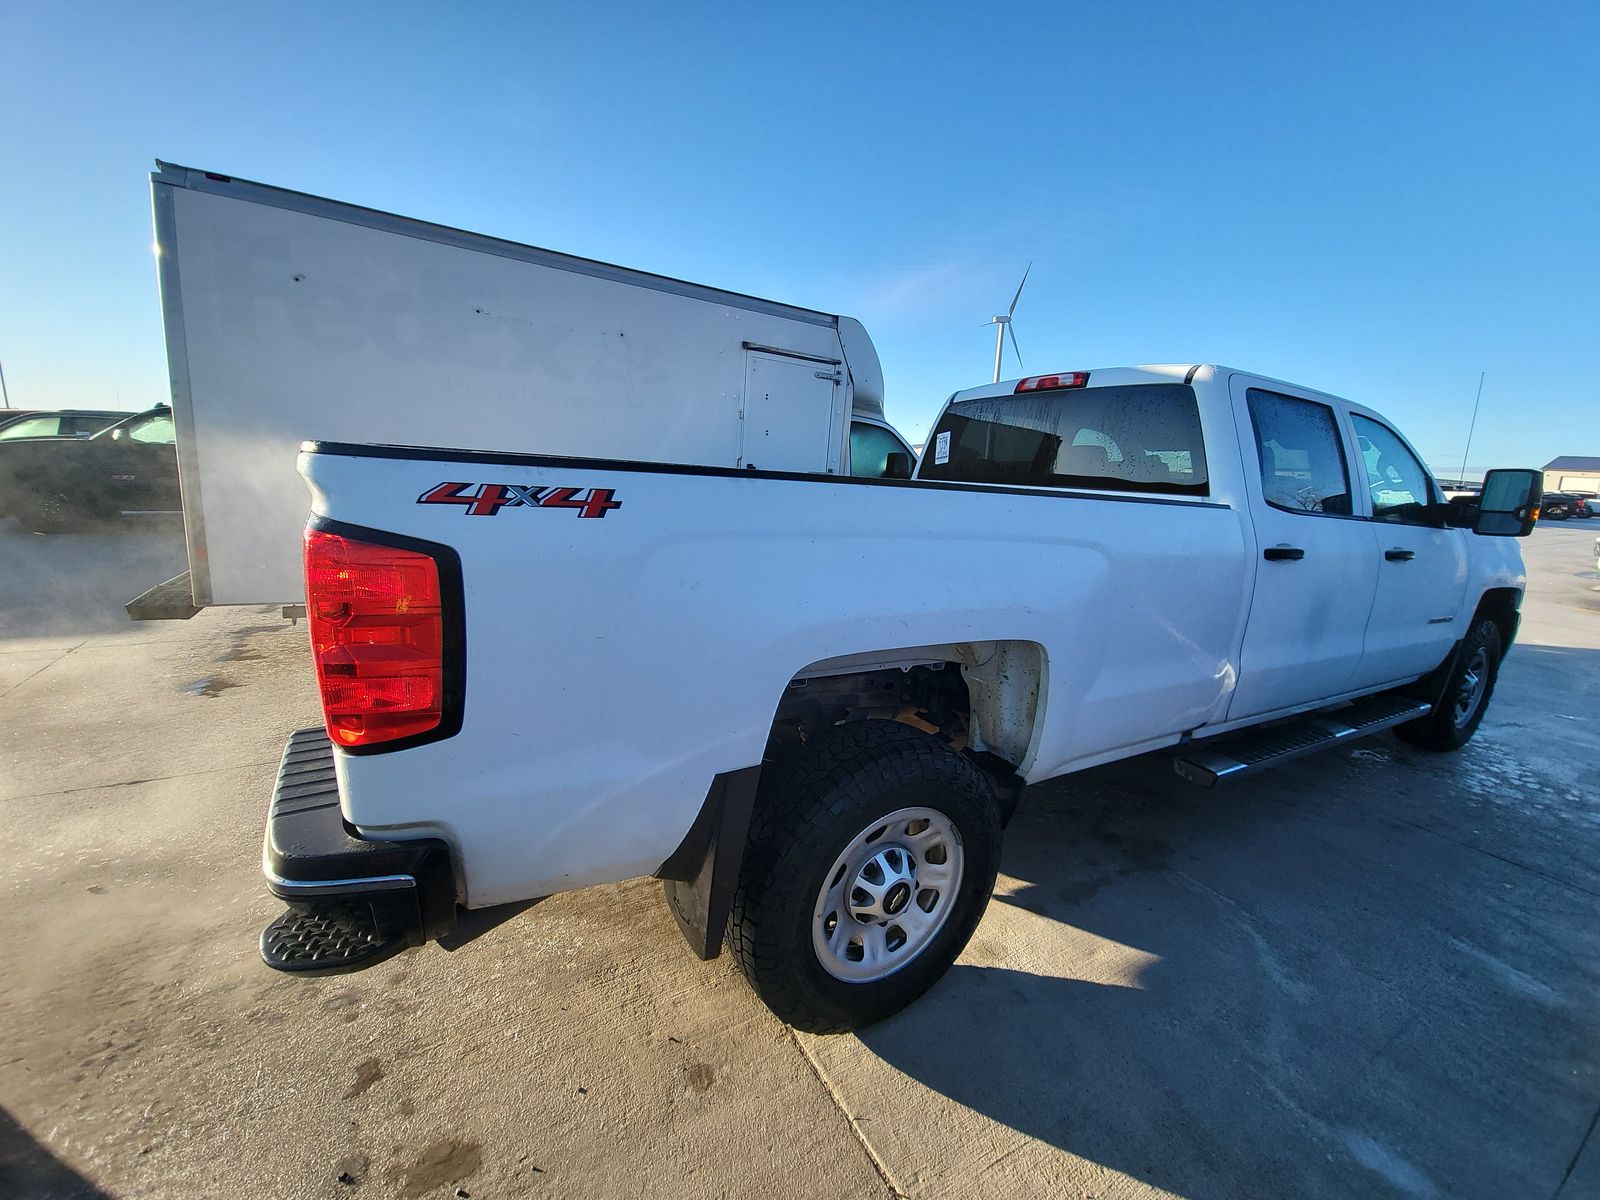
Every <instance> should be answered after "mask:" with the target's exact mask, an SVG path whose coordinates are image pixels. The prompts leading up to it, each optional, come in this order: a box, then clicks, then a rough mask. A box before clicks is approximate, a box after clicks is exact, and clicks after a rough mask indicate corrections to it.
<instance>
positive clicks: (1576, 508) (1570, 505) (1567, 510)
mask: <svg viewBox="0 0 1600 1200" xmlns="http://www.w3.org/2000/svg"><path fill="white" fill-rule="evenodd" d="M1588 515H1589V506H1588V505H1587V504H1585V503H1584V501H1583V497H1581V496H1574V495H1573V494H1572V493H1570V492H1546V493H1545V494H1544V499H1543V500H1541V501H1539V517H1540V519H1541V520H1545V521H1566V520H1570V519H1571V518H1573V517H1587V516H1588Z"/></svg>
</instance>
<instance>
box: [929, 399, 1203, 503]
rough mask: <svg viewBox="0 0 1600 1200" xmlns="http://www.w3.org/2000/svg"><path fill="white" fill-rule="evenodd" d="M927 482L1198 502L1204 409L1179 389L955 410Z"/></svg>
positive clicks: (945, 420)
mask: <svg viewBox="0 0 1600 1200" xmlns="http://www.w3.org/2000/svg"><path fill="white" fill-rule="evenodd" d="M918 474H919V476H920V477H921V478H923V479H944V480H953V481H957V482H961V483H1000V484H1013V485H1018V486H1024V487H1062V488H1079V489H1093V490H1096V491H1118V492H1160V493H1167V494H1176V495H1183V496H1204V495H1207V494H1209V492H1210V483H1209V479H1208V477H1207V475H1206V452H1205V444H1204V442H1203V440H1202V439H1201V436H1200V409H1199V405H1198V404H1197V403H1196V401H1195V396H1194V389H1193V388H1191V387H1189V386H1187V385H1185V384H1181V383H1170V384H1169V383H1146V384H1136V385H1133V386H1130V387H1100V388H1078V389H1068V390H1062V391H1055V392H1030V393H1027V394H1025V395H1021V396H993V397H986V398H982V399H975V400H959V401H957V402H956V403H954V404H952V405H951V406H950V407H949V408H948V409H946V410H945V413H944V415H943V416H942V417H940V419H939V424H938V425H937V426H936V427H935V428H934V431H933V434H932V436H931V437H930V438H929V439H928V446H927V449H926V450H924V451H923V460H922V469H921V470H920V471H919V472H918Z"/></svg>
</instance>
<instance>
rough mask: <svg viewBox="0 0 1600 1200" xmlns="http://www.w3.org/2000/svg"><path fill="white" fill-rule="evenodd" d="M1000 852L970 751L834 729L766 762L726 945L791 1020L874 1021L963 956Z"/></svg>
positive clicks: (868, 724) (847, 1025)
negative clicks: (780, 759) (779, 760)
mask: <svg viewBox="0 0 1600 1200" xmlns="http://www.w3.org/2000/svg"><path fill="white" fill-rule="evenodd" d="M999 856H1000V816H999V811H998V806H997V804H996V802H995V797H994V791H993V789H992V787H991V786H990V784H989V781H988V779H987V778H986V777H985V776H984V774H983V773H982V772H981V771H979V770H978V769H977V768H976V767H975V766H973V765H972V763H970V762H969V761H968V760H967V759H966V758H964V757H962V755H960V754H958V753H956V752H955V751H954V750H951V749H950V748H949V747H948V746H946V745H944V744H943V743H942V742H940V741H938V740H937V739H935V738H933V737H931V736H929V735H928V734H925V733H922V732H921V731H919V730H916V729H912V728H911V727H909V726H907V725H901V724H897V723H895V722H892V721H862V722H857V723H852V724H847V725H839V726H835V727H833V728H831V729H828V730H826V731H825V732H823V733H821V734H819V735H818V736H816V737H814V738H812V739H811V740H810V741H809V742H808V743H807V744H806V745H805V746H804V747H803V748H802V749H801V750H800V751H798V752H797V753H796V754H795V755H793V756H792V757H791V758H790V759H789V760H787V761H785V762H783V763H781V764H777V765H774V766H772V767H770V768H768V776H767V778H765V779H763V781H762V788H761V796H760V798H759V800H758V802H757V807H756V815H755V819H754V821H753V822H752V824H751V830H750V839H749V843H748V845H747V846H746V849H745V857H744V862H743V865H742V867H741V870H740V880H739V887H738V891H737V893H736V894H735V896H734V906H733V917H732V920H731V922H730V924H729V933H728V940H729V944H730V946H731V948H732V950H733V953H734V956H735V958H736V959H737V960H738V963H739V966H740V968H741V969H742V970H743V971H744V973H745V975H746V977H747V978H748V979H749V980H750V982H751V985H752V986H753V987H754V988H755V990H756V993H757V994H758V995H759V996H760V997H761V999H762V1000H763V1001H764V1002H765V1003H766V1004H767V1006H768V1007H769V1008H771V1009H772V1011H773V1012H774V1013H776V1014H777V1015H778V1016H779V1017H781V1018H782V1019H783V1020H785V1021H787V1022H788V1023H789V1024H791V1025H793V1026H795V1027H796V1028H799V1029H805V1030H809V1031H811V1032H814V1033H842V1032H844V1031H846V1030H850V1029H856V1028H859V1027H861V1026H863V1025H870V1024H871V1023H872V1022H874V1021H879V1020H882V1019H883V1018H884V1017H887V1016H888V1015H890V1014H891V1013H894V1012H897V1011H899V1010H900V1009H901V1008H904V1007H905V1006H906V1005H907V1004H910V1003H911V1002H912V1001H913V1000H915V999H916V998H917V997H918V996H920V995H921V994H922V993H923V992H924V991H926V990H927V989H928V988H929V987H930V986H932V984H933V983H934V982H935V981H936V980H937V979H938V978H939V977H940V976H941V975H943V974H944V972H945V971H946V970H947V969H948V968H949V966H950V964H951V963H952V962H953V961H954V960H955V957H956V955H958V954H959V953H961V948H962V947H963V946H965V945H966V944H967V940H968V939H969V938H970V937H971V936H972V931H973V929H974V928H975V927H976V926H977V924H978V919H979V918H980V917H981V916H982V915H983V910H984V907H985V906H986V905H987V904H988V901H989V894H990V893H991V892H992V891H993V890H994V879H995V872H996V869H997V867H998V865H999Z"/></svg>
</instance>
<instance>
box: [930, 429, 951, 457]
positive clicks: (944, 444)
mask: <svg viewBox="0 0 1600 1200" xmlns="http://www.w3.org/2000/svg"><path fill="white" fill-rule="evenodd" d="M933 461H934V462H935V463H936V464H937V463H947V462H949V461H950V431H949V430H948V429H947V430H945V431H944V432H943V433H941V434H940V435H939V436H938V437H936V438H934V439H933Z"/></svg>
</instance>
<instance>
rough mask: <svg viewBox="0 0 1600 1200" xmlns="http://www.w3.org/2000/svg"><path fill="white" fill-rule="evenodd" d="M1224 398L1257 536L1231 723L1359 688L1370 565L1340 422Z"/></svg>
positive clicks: (1263, 395) (1265, 394)
mask: <svg viewBox="0 0 1600 1200" xmlns="http://www.w3.org/2000/svg"><path fill="white" fill-rule="evenodd" d="M1230 388H1231V390H1232V393H1233V405H1234V414H1235V418H1236V420H1237V423H1238V428H1239V436H1240V441H1241V446H1240V449H1241V450H1242V452H1243V455H1244V460H1245V477H1246V480H1247V490H1248V492H1249V495H1250V507H1251V513H1252V518H1253V523H1254V526H1255V532H1256V559H1255V572H1256V579H1255V589H1254V592H1253V594H1252V597H1251V601H1250V614H1249V617H1248V619H1247V622H1246V625H1245V634H1244V644H1243V647H1242V649H1241V651H1240V656H1239V680H1238V684H1237V685H1236V687H1235V690H1234V696H1233V700H1232V702H1231V704H1230V706H1229V708H1228V718H1227V719H1228V720H1230V721H1234V720H1239V719H1241V718H1244V717H1252V716H1258V715H1260V714H1263V713H1270V712H1277V711H1279V710H1282V709H1290V708H1294V707H1296V706H1300V705H1307V704H1313V703H1315V702H1316V701H1318V700H1324V699H1327V698H1329V697H1332V696H1337V695H1339V694H1341V693H1343V692H1348V691H1350V690H1352V689H1353V688H1355V687H1356V686H1357V684H1356V672H1357V670H1358V669H1359V667H1360V665H1361V659H1362V654H1363V650H1364V641H1365V634H1366V628H1367V618H1368V616H1369V614H1370V613H1371V612H1372V600H1373V594H1374V592H1375V591H1376V589H1377V584H1378V564H1377V561H1376V560H1375V556H1374V555H1373V552H1372V529H1371V527H1370V524H1369V523H1368V522H1367V521H1366V520H1365V519H1363V518H1362V517H1361V516H1359V515H1357V514H1356V512H1355V507H1354V504H1353V496H1352V491H1351V481H1352V477H1353V473H1352V471H1351V464H1350V461H1349V453H1348V448H1347V447H1348V443H1347V442H1346V440H1345V437H1344V429H1343V423H1342V420H1341V416H1340V414H1339V413H1338V412H1337V411H1335V409H1334V408H1333V406H1332V405H1329V404H1326V403H1324V402H1322V401H1319V400H1311V399H1308V398H1306V397H1302V396H1293V395H1289V394H1286V393H1283V392H1280V391H1277V390H1269V389H1268V388H1267V387H1266V386H1264V385H1257V384H1256V383H1255V382H1254V381H1252V380H1249V379H1248V378H1246V377H1244V376H1239V375H1235V376H1233V378H1232V381H1231V383H1230Z"/></svg>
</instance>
